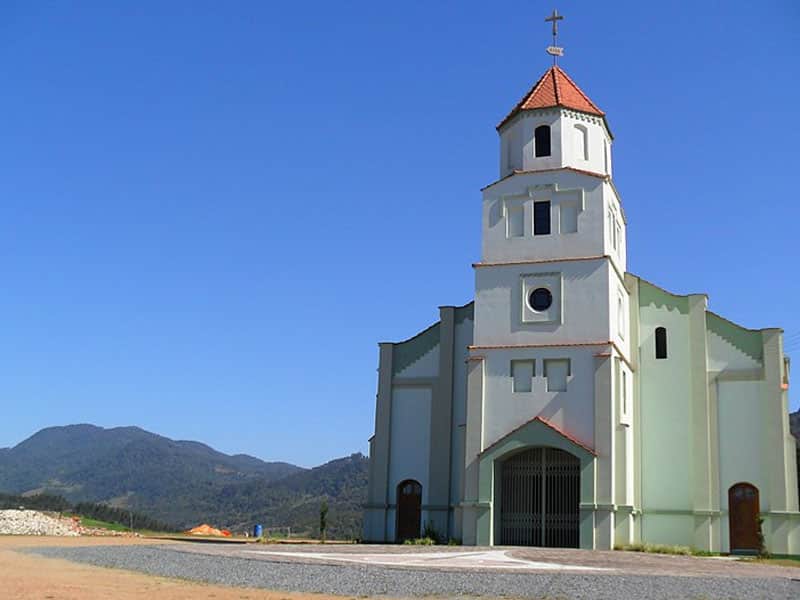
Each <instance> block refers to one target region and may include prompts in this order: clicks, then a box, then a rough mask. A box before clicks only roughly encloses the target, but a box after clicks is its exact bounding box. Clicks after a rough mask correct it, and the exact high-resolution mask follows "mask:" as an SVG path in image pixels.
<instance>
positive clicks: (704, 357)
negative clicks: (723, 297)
mask: <svg viewBox="0 0 800 600" xmlns="http://www.w3.org/2000/svg"><path fill="white" fill-rule="evenodd" d="M706 304H707V298H706V296H704V295H702V294H692V295H690V296H689V355H690V365H691V366H690V369H691V372H690V374H689V377H690V384H689V385H690V390H691V411H690V415H691V431H692V435H691V438H690V439H691V445H692V451H691V465H692V508H693V510H694V512H695V518H694V520H695V523H694V530H695V539H694V546H695V547H697V548H700V549H701V550H711V548H712V547H713V539H712V537H713V536H712V531H713V527H712V520H713V517H712V515H711V511H712V506H713V500H712V498H713V497H714V496H719V476H717V477H712V471H716V472H717V473H718V471H719V466H718V465H713V466H712V464H711V454H712V453H711V446H712V443H713V445H717V443H718V441H717V440H716V439H713V440H712V431H711V409H710V406H709V398H708V352H707V348H706V344H707V342H706Z"/></svg>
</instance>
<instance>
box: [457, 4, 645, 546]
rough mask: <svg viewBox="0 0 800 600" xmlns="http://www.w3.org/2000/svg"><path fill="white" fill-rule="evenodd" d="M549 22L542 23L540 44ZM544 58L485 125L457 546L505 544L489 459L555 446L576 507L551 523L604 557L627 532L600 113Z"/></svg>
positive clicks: (612, 213) (607, 140)
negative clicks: (514, 98) (487, 162)
mask: <svg viewBox="0 0 800 600" xmlns="http://www.w3.org/2000/svg"><path fill="white" fill-rule="evenodd" d="M560 18H561V17H560V16H559V15H557V13H556V12H555V11H554V13H553V16H552V17H550V18H548V21H551V20H552V22H553V27H554V38H555V34H556V26H557V22H558V20H560ZM548 53H549V54H551V55H553V57H554V64H553V66H551V67H550V68H548V69H547V70H546V71H545V72H544V74H543V75H542V76H541V77H540V78H539V80H538V81H537V82H536V83H535V84H534V85H533V87H532V88H531V89H530V90H529V91H528V92H527V93H526V94H525V95H524V96H523V98H522V99H521V100H520V101H519V102H518V103H517V104H516V105H515V106H514V108H513V109H512V110H511V112H509V113H508V115H507V116H506V117H505V118H503V120H502V121H501V122H500V124H499V125H498V126H497V132H498V135H499V137H500V173H499V175H500V176H499V179H498V180H497V181H495V182H494V183H492V184H490V185H488V186H486V187H485V188H484V189H483V202H482V205H483V208H482V210H483V217H482V252H481V260H480V262H478V263H476V264H475V265H473V266H474V268H475V321H474V335H473V345H472V346H470V349H469V352H470V358H469V361H468V364H469V367H468V383H467V419H466V420H467V424H466V425H467V430H466V446H465V482H464V504H463V506H464V513H463V518H464V521H463V526H464V529H463V532H464V542H465V543H477V544H481V545H482V544H505V543H513V539H514V538H513V536H512V537H509V536H511V534H510V533H509V532H510V531H511V530H512V529H513V527H514V525H513V523H514V518H513V516H510V515H505V516H504V513H503V508H502V507H503V498H502V494H503V490H504V489H505V488H504V485H505V483H504V482H503V481H500V480H499V479H498V478H501V477H502V473H503V472H504V471H503V465H504V464H505V461H507V460H509V459H510V457H511V455H512V454H514V453H516V452H519V451H521V450H522V449H525V448H528V449H529V450H530V451H531V453H536V452H539V450H537V449H544V450H543V452H544V454H545V455H548V454H547V453H548V452H551V451H552V449H553V448H560V449H561V450H564V451H565V452H567V453H568V454H570V455H571V456H572V457H573V458H574V459H576V460H577V459H578V458H580V460H581V461H582V462H581V469H582V470H581V473H582V475H581V478H582V480H581V485H580V499H579V502H578V500H577V496H576V499H575V500H574V506H573V505H570V507H567V508H565V509H564V510H567V509H568V510H571V511H574V513H571V514H573V516H572V517H570V516H568V515H566V513H565V515H566V516H564V515H562V517H563V519H567V520H569V519H573V518H574V522H575V523H576V525H575V527H578V525H577V523H580V525H579V529H580V531H579V535H578V533H577V532H576V533H575V538H574V539H575V540H579V545H580V547H582V548H604V549H610V548H612V547H613V546H614V544H615V543H623V544H624V543H629V541H628V540H632V539H633V537H632V536H633V527H634V523H633V518H632V511H633V509H632V507H633V504H634V489H633V483H632V481H633V477H632V473H633V434H632V427H633V423H634V419H633V412H634V407H633V400H632V398H633V389H634V385H633V371H632V366H631V365H632V361H631V360H630V356H631V349H630V345H631V343H630V342H631V340H630V337H631V336H630V335H629V323H628V321H629V317H628V315H629V294H628V292H627V289H626V287H625V277H624V274H625V271H626V247H625V215H624V212H623V209H622V204H621V201H620V198H619V196H618V194H617V191H616V188H615V187H614V185H613V183H612V169H611V143H612V140H613V138H612V135H611V132H610V130H609V127H608V123H607V121H606V116H605V113H604V112H603V111H602V110H601V109H600V108H599V107H598V106H597V104H595V103H594V102H593V101H592V100H591V99H590V98H589V97H588V96H587V95H586V94H585V93H584V92H583V91H582V90H581V89H580V88H579V87H578V85H577V84H576V83H575V82H574V81H573V80H572V79H571V78H570V77H569V76H568V75H567V74H566V73H565V72H564V70H563V69H562V68H561V67H559V66H558V64H555V63H556V61H557V57H558V56H560V55H561V54H562V53H563V50H562V49H561V48H559V47H558V46H556V45H555V40H554V44H553V46H550V47H549V48H548ZM548 428H549V429H548ZM504 448H508V453H507V454H504V452H506V451H505V450H503V449H504ZM584 452H588V453H589V454H584ZM531 455H533V454H531ZM589 457H591V458H589ZM490 463H491V464H490ZM542 468H544V467H542ZM584 477H586V478H587V479H586V481H583V478H584ZM588 478H591V480H592V481H589V479H588ZM571 502H572V501H571ZM618 507H627V508H626V509H625V510H623V511H620V510H619V508H618ZM562 508H563V507H561V508H558V510H561V509H562ZM508 510H510V509H508ZM542 510H543V511H544V512H543V515H546V514H551V513H552V512H553V511H554V510H555V511H556V512H558V510H556V509H554V508H548V509H542ZM578 513H579V514H578ZM542 518H544V517H542ZM559 518H561V517H559ZM542 535H543V536H544V535H545V534H544V533H542ZM543 541H546V540H545V538H543ZM537 545H539V544H537ZM541 545H548V544H545V543H542V544H541Z"/></svg>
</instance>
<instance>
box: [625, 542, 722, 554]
mask: <svg viewBox="0 0 800 600" xmlns="http://www.w3.org/2000/svg"><path fill="white" fill-rule="evenodd" d="M614 550H623V551H627V552H646V553H648V554H672V555H675V556H717V555H718V554H719V553H717V552H709V551H708V550H698V549H697V548H692V547H691V546H672V545H669V544H627V545H625V546H614Z"/></svg>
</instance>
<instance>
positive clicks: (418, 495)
mask: <svg viewBox="0 0 800 600" xmlns="http://www.w3.org/2000/svg"><path fill="white" fill-rule="evenodd" d="M421 518H422V486H421V485H420V483H419V482H418V481H414V480H413V479H407V480H405V481H403V482H402V483H401V484H400V485H398V486H397V535H396V536H395V538H396V539H397V541H398V542H403V541H405V540H412V539H414V538H418V537H419V536H420V527H421V525H422V523H421Z"/></svg>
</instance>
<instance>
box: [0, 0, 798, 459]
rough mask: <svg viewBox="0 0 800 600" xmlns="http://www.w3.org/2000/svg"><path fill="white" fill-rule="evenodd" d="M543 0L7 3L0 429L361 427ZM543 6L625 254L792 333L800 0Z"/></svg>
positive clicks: (304, 434) (538, 63) (537, 55)
mask: <svg viewBox="0 0 800 600" xmlns="http://www.w3.org/2000/svg"><path fill="white" fill-rule="evenodd" d="M552 8H553V6H552V3H547V4H543V3H541V2H531V1H526V2H523V1H516V0H515V1H502V2H478V1H461V2H435V3H432V2H416V1H413V2H402V3H397V2H393V3H389V2H375V1H374V0H373V1H369V2H368V1H365V0H357V1H353V2H344V3H341V2H340V3H334V2H320V1H316V0H309V1H307V2H302V3H299V2H228V3H224V2H137V3H109V2H75V3H62V2H48V3H45V2H39V3H31V2H16V3H15V2H4V3H2V5H0V73H1V74H2V78H3V79H4V86H3V87H4V90H5V93H4V94H3V95H2V97H0V114H1V115H2V127H1V128H0V131H1V132H2V136H0V197H1V198H2V201H1V202H0V273H2V282H3V285H2V291H1V292H0V323H2V327H1V328H0V331H2V337H0V340H1V341H0V364H2V368H1V369H0V403H2V405H3V410H4V418H3V420H2V421H0V446H8V445H13V444H16V443H18V442H19V441H21V440H22V439H24V438H25V437H27V436H28V435H30V434H31V433H33V432H34V431H36V430H37V429H39V428H41V427H45V426H50V425H59V424H67V423H76V422H91V423H96V424H98V425H103V426H115V425H128V424H136V425H139V426H142V427H144V428H146V429H149V430H152V431H155V432H158V433H161V434H164V435H167V436H170V437H174V438H181V439H198V440H201V441H204V442H206V443H209V444H211V445H213V446H214V447H217V448H219V449H221V450H223V451H226V452H246V453H249V454H253V455H256V456H259V457H261V458H264V459H276V460H278V459H279V460H288V461H292V462H295V463H298V464H301V465H305V466H310V465H313V464H318V463H320V462H323V461H325V460H328V459H330V458H333V457H336V456H341V455H344V454H348V453H350V452H353V451H364V452H365V451H366V440H367V438H368V437H369V436H370V435H371V433H372V430H373V419H374V416H373V415H374V398H375V388H376V367H377V359H378V352H377V343H378V342H379V341H386V340H400V339H405V338H406V337H409V336H410V335H413V334H414V333H415V332H417V331H418V330H420V329H422V328H424V327H426V326H427V325H429V324H430V323H431V322H433V321H434V320H435V319H436V318H437V314H438V311H437V306H439V305H443V304H463V303H464V302H467V301H469V300H470V299H471V294H472V286H473V272H472V269H471V267H470V265H471V263H472V262H474V261H475V260H476V259H477V258H478V256H479V248H480V239H479V235H480V193H479V189H480V188H481V187H482V186H484V185H486V184H488V183H490V182H492V181H493V180H494V179H496V177H497V162H498V160H497V152H498V144H497V138H496V133H495V131H494V126H495V125H496V123H497V122H498V121H499V119H500V118H502V117H503V116H504V115H505V114H506V112H507V111H508V110H509V109H510V108H511V107H512V106H513V105H514V104H515V103H516V102H517V100H519V98H520V97H521V96H522V95H523V93H524V92H525V91H526V90H527V89H528V88H529V87H530V85H531V84H532V83H533V82H534V81H535V80H536V79H537V78H538V77H539V76H540V75H541V73H542V72H543V71H544V70H545V69H546V68H547V67H548V66H549V64H550V61H549V59H548V57H547V56H546V55H545V54H544V51H543V49H544V47H545V46H546V45H548V44H549V43H550V38H549V29H548V26H547V25H546V24H545V23H544V22H543V18H544V16H545V15H546V14H547V13H549V12H550V10H552ZM558 9H559V11H560V12H562V13H563V14H565V15H566V20H565V21H563V22H562V27H561V32H562V35H561V40H560V41H561V43H562V45H564V46H565V47H566V56H565V58H564V59H563V61H562V63H561V64H562V66H563V67H564V68H565V70H566V71H567V72H568V73H569V74H570V75H571V76H572V78H573V79H574V80H575V81H576V82H577V83H578V84H579V85H580V86H581V87H582V88H583V89H584V91H586V92H587V93H588V94H589V96H590V97H591V98H592V99H593V100H594V101H595V102H596V103H597V104H598V105H599V106H600V107H601V108H602V109H604V110H605V111H606V113H607V114H608V119H609V123H610V125H611V128H612V131H613V132H614V135H615V145H614V167H615V172H614V175H615V182H616V184H617V186H618V188H619V190H620V192H621V194H622V198H623V203H624V206H625V209H626V213H627V217H628V224H629V228H628V233H629V241H628V244H629V253H628V254H629V269H630V270H631V271H633V272H634V273H637V274H639V275H641V276H643V277H645V278H647V279H649V280H651V281H653V282H654V283H657V284H659V285H662V286H664V287H667V288H669V289H671V290H673V291H675V292H679V293H688V292H707V293H708V294H709V295H710V307H711V309H712V310H714V311H716V312H719V313H721V314H723V315H724V316H726V317H728V318H731V319H733V320H736V321H738V322H740V323H742V324H743V325H745V326H748V327H754V328H755V327H767V326H781V327H783V328H784V329H785V330H786V332H787V336H789V337H790V339H791V340H795V342H794V345H793V347H794V348H795V350H796V351H797V352H798V353H800V314H798V310H797V307H798V297H800V277H798V266H797V250H796V247H797V232H796V228H797V223H798V222H800V202H798V200H797V191H796V188H797V185H796V171H797V164H798V157H799V156H800V152H799V151H798V140H800V125H798V120H797V119H796V118H795V117H794V115H793V111H794V109H795V105H796V103H797V98H798V96H799V95H800V83H798V78H797V65H798V63H799V61H800V43H798V38H797V35H796V31H797V28H798V26H800V5H798V4H797V3H795V2H790V1H786V2H763V3H761V4H759V5H758V7H755V6H754V5H752V4H751V3H748V2H708V1H697V0H695V1H692V2H670V3H657V4H654V3H649V2H603V3H598V2H574V1H573V2H562V3H560V4H558ZM442 233H444V239H441V238H440V237H439V236H440V234H442ZM792 336H794V337H792ZM789 347H790V348H791V347H792V342H790V345H789ZM798 401H800V395H798V394H796V393H795V394H794V395H793V397H792V399H791V403H792V406H793V407H794V408H796V407H797V405H798Z"/></svg>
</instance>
